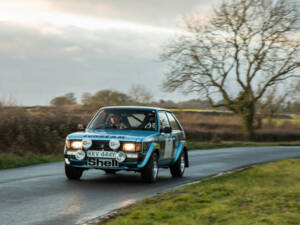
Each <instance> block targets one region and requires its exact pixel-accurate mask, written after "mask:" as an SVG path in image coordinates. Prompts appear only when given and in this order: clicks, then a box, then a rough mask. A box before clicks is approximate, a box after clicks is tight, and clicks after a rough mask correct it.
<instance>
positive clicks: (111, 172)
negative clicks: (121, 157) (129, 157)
mask: <svg viewBox="0 0 300 225" xmlns="http://www.w3.org/2000/svg"><path fill="white" fill-rule="evenodd" d="M104 171H105V173H106V174H116V172H117V171H116V170H104Z"/></svg>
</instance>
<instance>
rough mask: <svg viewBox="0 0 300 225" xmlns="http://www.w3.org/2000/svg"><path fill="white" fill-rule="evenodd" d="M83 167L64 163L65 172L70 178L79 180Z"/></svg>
mask: <svg viewBox="0 0 300 225" xmlns="http://www.w3.org/2000/svg"><path fill="white" fill-rule="evenodd" d="M82 173H83V169H80V168H76V167H72V166H68V165H66V164H65V174H66V176H67V178H68V179H70V180H79V179H80V177H81V176H82Z"/></svg>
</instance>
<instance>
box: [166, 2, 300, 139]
mask: <svg viewBox="0 0 300 225" xmlns="http://www.w3.org/2000/svg"><path fill="white" fill-rule="evenodd" d="M298 21H299V13H298V11H297V7H295V5H294V4H292V3H291V2H290V1H288V0H231V1H230V0H229V1H224V2H223V3H222V4H221V5H220V6H219V7H218V8H216V9H215V10H214V13H213V15H212V17H211V18H210V19H209V21H208V22H207V23H203V21H201V20H200V19H199V17H198V16H197V15H191V16H188V17H185V18H184V25H185V29H186V31H185V32H184V33H183V34H181V35H179V36H178V37H176V38H175V39H173V40H172V41H170V43H169V44H168V45H167V46H165V48H164V53H163V54H162V59H163V60H166V61H169V63H170V71H169V72H168V73H167V76H166V81H165V86H166V89H167V90H169V91H175V90H176V89H183V90H185V91H196V92H199V93H200V97H201V98H202V99H208V100H209V102H210V104H211V105H212V106H214V107H226V108H227V109H229V110H231V111H232V112H234V113H235V114H237V115H239V116H240V118H241V120H242V122H243V128H244V131H245V134H246V135H247V137H248V138H251V137H253V122H254V117H255V113H256V104H257V102H258V100H260V99H261V98H263V97H264V96H265V94H266V92H267V91H268V90H269V88H270V87H272V86H273V85H276V84H278V83H282V82H284V81H286V80H288V79H293V78H295V79H297V78H299V68H300V62H299V59H300V41H299V33H298V32H299V30H298V29H297V24H298ZM220 102H221V103H220Z"/></svg>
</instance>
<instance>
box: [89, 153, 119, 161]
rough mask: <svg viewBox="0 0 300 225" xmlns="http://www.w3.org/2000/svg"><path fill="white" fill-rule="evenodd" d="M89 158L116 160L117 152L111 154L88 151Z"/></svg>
mask: <svg viewBox="0 0 300 225" xmlns="http://www.w3.org/2000/svg"><path fill="white" fill-rule="evenodd" d="M87 156H88V157H92V158H111V159H115V158H116V152H109V151H88V152H87Z"/></svg>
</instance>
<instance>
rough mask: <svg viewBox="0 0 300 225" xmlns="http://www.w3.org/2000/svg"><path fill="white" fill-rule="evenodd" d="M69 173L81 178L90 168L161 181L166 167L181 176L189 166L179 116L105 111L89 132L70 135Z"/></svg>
mask: <svg viewBox="0 0 300 225" xmlns="http://www.w3.org/2000/svg"><path fill="white" fill-rule="evenodd" d="M64 157H65V174H66V176H67V178H69V179H80V177H81V176H82V173H83V171H84V170H87V169H101V170H104V171H105V172H106V173H115V172H117V171H120V170H127V171H136V172H140V173H141V176H142V178H143V180H144V181H146V182H149V183H151V182H154V181H156V180H157V179H158V171H159V169H160V168H169V169H170V172H171V174H172V176H173V177H181V176H182V175H183V173H184V171H185V168H186V167H188V166H189V160H188V151H187V148H186V147H185V133H184V130H183V129H182V126H181V125H180V123H179V121H178V120H177V118H176V117H175V115H174V114H173V113H172V112H171V111H169V110H166V109H161V108H155V107H125V106H122V107H120V106H119V107H103V108H101V109H99V111H98V112H97V113H96V115H95V116H94V117H93V119H92V120H91V121H90V123H89V124H88V126H87V127H86V129H85V130H84V131H82V132H76V133H72V134H70V135H68V136H67V138H66V144H65V149H64Z"/></svg>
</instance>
